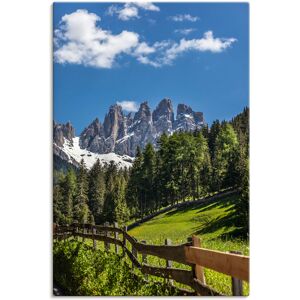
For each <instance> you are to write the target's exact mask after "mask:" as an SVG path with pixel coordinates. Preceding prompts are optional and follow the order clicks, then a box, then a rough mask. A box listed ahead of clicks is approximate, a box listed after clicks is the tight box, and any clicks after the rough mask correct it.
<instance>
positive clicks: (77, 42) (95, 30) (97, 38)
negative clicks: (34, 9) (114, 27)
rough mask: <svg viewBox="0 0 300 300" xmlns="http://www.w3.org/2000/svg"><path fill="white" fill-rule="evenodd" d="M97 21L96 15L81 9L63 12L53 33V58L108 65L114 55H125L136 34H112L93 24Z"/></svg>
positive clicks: (135, 42) (135, 45)
mask: <svg viewBox="0 0 300 300" xmlns="http://www.w3.org/2000/svg"><path fill="white" fill-rule="evenodd" d="M98 21H100V17H98V16H97V15H96V14H93V13H89V12H88V11H86V10H81V9H79V10H77V11H76V12H74V13H71V14H69V15H64V16H63V17H62V20H61V23H60V26H59V29H57V30H55V32H54V34H55V38H56V42H55V44H56V45H57V49H56V50H55V52H54V58H55V61H56V62H58V63H73V64H83V65H86V66H94V67H99V68H111V67H112V65H113V63H114V61H115V59H116V57H117V56H118V55H121V54H128V53H130V52H131V50H132V49H133V48H135V47H137V46H138V44H139V35H138V34H137V33H135V32H130V31H126V30H124V31H122V32H121V33H120V34H116V35H113V34H112V33H111V32H110V31H106V30H103V29H102V28H100V27H97V26H96V22H98Z"/></svg>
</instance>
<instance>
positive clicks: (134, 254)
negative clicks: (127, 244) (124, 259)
mask: <svg viewBox="0 0 300 300" xmlns="http://www.w3.org/2000/svg"><path fill="white" fill-rule="evenodd" d="M131 247H132V248H131V253H132V255H133V256H134V257H135V258H136V259H137V251H136V249H135V248H134V246H133V245H131ZM132 268H134V263H133V262H132Z"/></svg>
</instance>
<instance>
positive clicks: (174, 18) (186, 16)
mask: <svg viewBox="0 0 300 300" xmlns="http://www.w3.org/2000/svg"><path fill="white" fill-rule="evenodd" d="M169 19H170V20H172V21H174V22H183V21H189V22H196V21H198V20H200V18H199V17H194V16H191V15H190V14H184V15H176V16H171V17H169Z"/></svg>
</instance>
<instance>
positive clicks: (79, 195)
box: [73, 159, 93, 224]
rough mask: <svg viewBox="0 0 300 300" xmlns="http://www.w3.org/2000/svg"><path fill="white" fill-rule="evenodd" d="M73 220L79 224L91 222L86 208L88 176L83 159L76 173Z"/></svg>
mask: <svg viewBox="0 0 300 300" xmlns="http://www.w3.org/2000/svg"><path fill="white" fill-rule="evenodd" d="M73 219H74V221H77V222H78V223H81V224H82V223H88V222H90V221H92V220H93V218H92V216H91V212H90V210H89V207H88V175H87V170H86V166H85V163H84V160H83V159H82V160H81V162H80V168H79V171H78V177H77V191H76V197H75V201H74V210H73Z"/></svg>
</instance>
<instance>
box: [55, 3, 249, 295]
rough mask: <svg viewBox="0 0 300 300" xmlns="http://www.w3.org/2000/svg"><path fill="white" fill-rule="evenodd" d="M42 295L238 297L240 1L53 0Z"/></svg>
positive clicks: (243, 254)
mask: <svg viewBox="0 0 300 300" xmlns="http://www.w3.org/2000/svg"><path fill="white" fill-rule="evenodd" d="M53 98H54V99H53V294H54V295H56V296H70V295H72V296H220V295H225V296H232V295H233V296H247V295H249V289H250V285H249V6H248V4H247V3H201V2H199V3H197V2H194V3H184V2H182V3H180V2H176V3H175V2H174V3H171V2H170V3H150V2H141V1H140V2H132V3H131V2H123V3H107V2H99V3H84V2H82V3H80V2H76V3H72V2H69V3H54V4H53Z"/></svg>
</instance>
